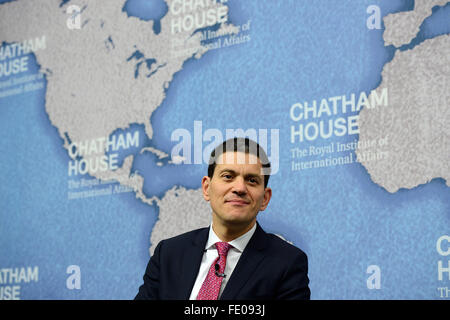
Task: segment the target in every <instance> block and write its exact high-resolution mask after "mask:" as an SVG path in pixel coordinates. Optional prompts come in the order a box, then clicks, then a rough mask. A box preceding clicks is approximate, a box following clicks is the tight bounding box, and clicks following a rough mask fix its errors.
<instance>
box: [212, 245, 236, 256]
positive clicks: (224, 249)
mask: <svg viewBox="0 0 450 320" xmlns="http://www.w3.org/2000/svg"><path fill="white" fill-rule="evenodd" d="M231 247H232V245H231V244H229V243H227V242H216V248H217V252H218V253H219V256H225V257H226V256H227V254H228V250H230V248H231Z"/></svg>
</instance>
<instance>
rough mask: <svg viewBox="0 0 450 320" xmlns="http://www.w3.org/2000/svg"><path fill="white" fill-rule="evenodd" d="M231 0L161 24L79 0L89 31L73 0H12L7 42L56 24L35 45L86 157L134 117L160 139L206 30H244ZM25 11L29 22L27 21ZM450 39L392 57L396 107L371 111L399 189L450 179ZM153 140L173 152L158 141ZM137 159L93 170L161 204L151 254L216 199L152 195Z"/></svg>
mask: <svg viewBox="0 0 450 320" xmlns="http://www.w3.org/2000/svg"><path fill="white" fill-rule="evenodd" d="M222 2H223V3H222ZM225 2H226V1H217V2H216V1H214V0H213V1H207V0H205V1H198V3H202V5H198V6H196V7H192V6H191V7H189V8H186V7H180V6H177V5H176V4H179V3H180V2H179V1H174V0H165V3H166V5H167V7H168V8H169V10H168V12H167V14H166V15H165V16H163V17H162V18H161V20H160V21H159V24H160V28H159V31H158V32H156V31H155V28H154V23H155V22H154V21H152V20H149V21H143V20H141V19H139V18H136V17H133V16H129V15H128V14H127V13H126V12H125V11H124V10H123V6H124V4H125V0H111V1H108V5H107V6H105V5H104V4H103V5H101V4H100V3H99V2H98V1H97V2H96V1H87V0H84V1H77V6H79V7H80V8H81V11H80V13H79V18H80V29H79V30H73V29H71V28H68V27H67V19H68V8H69V7H70V5H71V3H70V2H64V3H61V1H58V0H45V1H39V2H36V1H32V0H20V1H15V2H9V3H5V4H2V5H0V20H1V21H2V30H1V38H0V41H2V42H5V43H7V44H11V43H15V42H21V41H23V40H25V39H35V38H41V37H42V36H43V35H45V41H46V49H45V50H39V51H36V52H34V54H35V56H36V61H37V63H38V64H39V65H40V72H42V73H43V74H44V75H45V78H46V80H47V88H46V93H45V110H46V113H47V115H48V118H49V121H50V123H51V124H52V125H53V126H54V127H56V128H57V130H58V133H59V136H60V138H61V139H62V141H63V144H62V146H63V148H65V149H66V150H67V154H68V155H69V156H71V157H72V158H73V160H75V158H76V156H77V153H76V152H73V150H71V146H73V142H74V141H90V140H92V139H98V138H99V137H109V136H110V135H111V134H113V133H114V132H115V131H116V130H118V129H122V130H125V129H127V128H129V127H130V126H131V125H136V124H139V125H143V126H144V129H145V130H144V131H145V134H146V136H147V137H148V139H152V137H153V128H152V126H151V123H150V120H149V119H150V117H151V115H152V113H153V112H154V111H155V110H156V109H157V108H158V107H160V106H161V104H162V102H163V101H164V100H165V98H166V95H167V92H168V90H170V84H171V82H172V80H173V78H174V76H176V74H177V73H178V72H182V70H183V65H184V63H185V62H186V61H188V60H189V59H200V58H201V57H202V56H203V55H204V54H205V53H206V52H207V51H208V50H209V47H208V46H207V45H204V44H202V34H201V33H200V32H196V31H197V30H198V29H200V28H204V27H208V26H215V27H216V29H217V32H218V33H220V34H222V35H227V34H230V35H231V34H236V33H237V32H238V28H237V27H236V26H234V25H232V24H230V23H229V21H228V7H227V6H226V3H225ZM448 2H449V1H444V0H436V1H419V0H416V1H415V7H414V10H412V11H408V12H399V13H395V14H390V15H387V16H386V17H385V18H384V23H385V28H386V29H385V33H384V40H385V45H394V46H395V47H400V46H402V45H404V44H407V43H409V42H410V41H411V40H412V39H414V36H415V35H416V34H417V32H418V28H419V27H420V25H421V24H422V23H423V21H424V19H426V17H428V16H429V15H431V12H432V8H433V7H435V6H443V5H445V4H446V3H448ZM196 14H197V15H205V20H204V21H205V23H204V25H202V26H191V25H188V26H187V27H186V25H183V21H190V19H189V18H186V17H187V16H192V15H196ZM207 17H209V18H207ZM24 19H25V20H26V21H27V23H21V21H23V20H24ZM3 26H5V27H3ZM197 27H199V28H197ZM449 49H450V40H449V35H442V36H438V37H435V38H432V39H428V40H425V41H424V42H422V43H421V44H419V45H417V46H415V47H414V48H413V49H410V50H406V51H400V50H397V51H396V53H395V56H394V58H393V59H392V61H390V62H388V63H386V65H385V66H384V68H383V72H382V82H381V83H380V86H379V87H380V88H386V87H387V88H389V105H390V107H389V108H387V109H386V108H383V109H382V111H381V110H380V109H362V110H361V111H360V117H359V127H360V136H359V139H361V140H377V139H379V138H381V137H386V136H388V137H389V143H388V144H387V145H384V146H382V147H380V146H374V147H373V150H367V149H366V150H365V152H368V151H369V152H373V153H379V152H384V153H386V154H388V155H389V156H388V157H387V158H386V159H384V160H378V161H367V162H365V161H361V164H362V165H363V166H364V167H365V168H366V169H367V171H368V174H369V176H370V178H371V179H372V181H373V182H374V183H376V184H378V185H380V186H381V187H383V188H385V189H386V190H387V191H388V192H391V193H394V192H396V191H397V190H399V189H400V188H407V189H410V188H414V187H416V186H417V185H419V184H423V183H427V182H429V181H430V180H431V179H434V178H443V179H445V180H446V182H447V185H448V186H450V163H449V162H448V159H449V156H450V139H449V133H448V130H446V125H447V124H448V123H449V121H450V113H449V109H448V105H449V102H450V101H449V100H450V99H449V92H448V90H447V89H448V78H449V76H448V75H449V74H450V72H449V68H450V64H449V62H450V61H449V57H448V55H447V54H446V52H449ZM145 150H146V151H147V152H152V153H154V154H156V155H158V156H162V157H166V156H167V154H166V153H165V152H164V151H161V150H157V149H155V148H150V147H147V148H145ZM417 150H420V152H417ZM141 151H143V150H141ZM107 152H108V150H107V148H106V145H104V148H103V149H102V150H100V151H99V153H100V155H107ZM358 152H359V150H356V154H357V155H358ZM362 159H363V158H362ZM78 160H79V159H78ZM133 161H134V156H133V155H129V156H127V157H125V159H124V160H123V163H122V165H121V166H120V167H119V168H111V169H110V170H105V171H98V170H96V171H94V170H88V171H87V174H88V175H90V176H92V177H95V178H97V179H99V180H102V181H110V180H115V181H117V182H119V183H120V184H121V185H123V186H125V187H127V188H130V189H132V190H133V191H134V192H135V194H136V198H137V199H139V200H140V201H142V202H144V203H146V204H148V205H153V204H156V205H157V206H158V208H159V216H158V220H157V222H156V224H155V226H154V227H153V230H152V232H151V239H150V242H151V247H150V253H152V252H153V249H154V247H155V246H156V244H157V243H158V242H159V241H160V240H162V239H164V238H167V237H171V236H174V235H177V234H179V233H182V232H184V231H188V230H191V229H194V228H198V227H204V226H206V225H208V224H209V223H210V220H211V218H210V208H209V205H208V204H207V203H206V202H205V201H204V200H203V198H202V196H201V190H200V189H199V190H188V189H186V188H184V187H183V186H173V188H171V189H170V190H168V191H166V192H165V194H164V196H163V197H161V198H158V197H156V196H154V195H146V194H145V193H144V191H143V186H144V177H143V176H142V175H140V174H139V173H137V172H132V166H133ZM146 178H149V177H146Z"/></svg>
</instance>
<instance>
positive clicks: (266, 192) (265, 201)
mask: <svg viewBox="0 0 450 320" xmlns="http://www.w3.org/2000/svg"><path fill="white" fill-rule="evenodd" d="M270 198H272V189H270V188H265V189H264V199H263V201H262V203H261V208H260V209H259V210H260V211H264V210H266V208H267V206H268V205H269V201H270Z"/></svg>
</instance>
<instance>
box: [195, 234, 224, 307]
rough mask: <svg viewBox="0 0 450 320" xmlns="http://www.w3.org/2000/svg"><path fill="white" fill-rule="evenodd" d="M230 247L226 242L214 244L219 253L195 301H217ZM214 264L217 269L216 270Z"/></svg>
mask: <svg viewBox="0 0 450 320" xmlns="http://www.w3.org/2000/svg"><path fill="white" fill-rule="evenodd" d="M231 247H232V246H231V245H230V244H228V243H226V242H216V249H217V252H218V253H219V256H218V257H217V259H216V260H215V261H214V262H213V263H212V265H211V267H210V268H209V272H208V274H207V275H206V279H205V281H204V282H203V285H202V287H201V288H200V291H199V292H198V295H197V300H217V298H218V297H219V291H220V286H221V285H222V280H223V277H222V276H221V275H223V273H224V271H225V264H226V263H227V254H228V250H230V248H231ZM216 264H217V265H218V266H219V268H218V269H217V270H216Z"/></svg>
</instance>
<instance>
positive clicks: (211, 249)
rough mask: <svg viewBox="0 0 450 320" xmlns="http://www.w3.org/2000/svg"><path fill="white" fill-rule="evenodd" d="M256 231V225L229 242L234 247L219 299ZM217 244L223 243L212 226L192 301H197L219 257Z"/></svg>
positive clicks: (226, 267)
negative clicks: (210, 269)
mask: <svg viewBox="0 0 450 320" xmlns="http://www.w3.org/2000/svg"><path fill="white" fill-rule="evenodd" d="M255 230H256V223H255V225H254V226H253V227H252V228H251V229H250V230H249V231H247V232H246V233H244V234H243V235H242V236H240V237H239V238H236V239H234V240H233V241H230V242H228V243H229V244H230V245H232V246H233V247H231V248H230V250H229V251H228V255H227V262H226V265H225V271H224V273H225V275H226V277H225V278H223V280H222V285H221V286H220V291H219V297H220V296H221V295H222V292H223V290H224V289H225V286H226V285H227V282H228V280H229V279H230V277H231V274H232V273H233V270H234V268H235V267H236V265H237V263H238V261H239V258H240V257H241V254H242V252H243V251H244V249H245V247H246V246H247V244H248V242H249V241H250V238H251V237H252V236H253V234H254V233H255ZM216 242H222V240H220V239H219V237H218V236H217V235H216V233H215V232H214V230H213V228H212V224H211V225H210V226H209V236H208V241H207V242H206V246H205V252H204V253H203V258H202V262H201V264H200V270H199V272H198V275H197V279H196V280H195V283H194V287H193V288H192V292H191V296H190V297H189V299H190V300H196V299H197V295H198V292H199V291H200V288H201V287H202V285H203V282H204V281H205V279H206V276H207V274H208V272H209V268H211V265H212V263H213V262H214V260H216V259H217V257H218V256H219V254H218V253H217V249H216V245H215V243H216Z"/></svg>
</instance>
